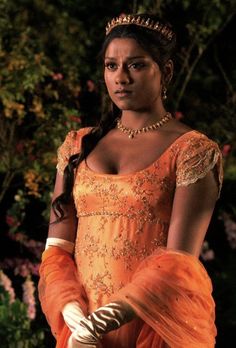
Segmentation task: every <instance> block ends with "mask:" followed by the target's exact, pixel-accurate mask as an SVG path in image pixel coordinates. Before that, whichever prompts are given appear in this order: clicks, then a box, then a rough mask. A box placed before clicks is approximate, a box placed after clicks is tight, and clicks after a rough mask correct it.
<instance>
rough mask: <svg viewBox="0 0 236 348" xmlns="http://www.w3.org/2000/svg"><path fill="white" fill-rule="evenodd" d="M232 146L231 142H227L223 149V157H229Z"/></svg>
mask: <svg viewBox="0 0 236 348" xmlns="http://www.w3.org/2000/svg"><path fill="white" fill-rule="evenodd" d="M231 149H232V146H231V145H230V144H225V145H224V146H223V148H222V150H221V152H222V155H223V157H227V156H228V155H229V154H230V152H231Z"/></svg>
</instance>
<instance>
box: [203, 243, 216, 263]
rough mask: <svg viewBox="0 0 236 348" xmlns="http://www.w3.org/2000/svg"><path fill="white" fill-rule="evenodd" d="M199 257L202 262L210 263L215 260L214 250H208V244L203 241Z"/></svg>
mask: <svg viewBox="0 0 236 348" xmlns="http://www.w3.org/2000/svg"><path fill="white" fill-rule="evenodd" d="M201 257H202V259H203V260H204V261H211V260H214V258H215V253H214V250H212V249H210V248H209V244H208V242H207V241H206V240H205V241H204V242H203V245H202V250H201Z"/></svg>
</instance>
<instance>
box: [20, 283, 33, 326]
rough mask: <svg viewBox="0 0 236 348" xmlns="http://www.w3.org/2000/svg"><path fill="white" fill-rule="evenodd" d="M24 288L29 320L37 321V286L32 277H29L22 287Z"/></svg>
mask: <svg viewBox="0 0 236 348" xmlns="http://www.w3.org/2000/svg"><path fill="white" fill-rule="evenodd" d="M22 288H23V302H24V303H25V304H26V305H27V307H28V308H27V314H28V318H29V319H31V320H32V319H35V316H36V307H35V297H34V292H35V286H34V283H33V282H32V280H31V278H30V277H27V279H26V280H25V282H24V283H23V285H22Z"/></svg>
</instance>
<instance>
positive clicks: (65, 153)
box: [56, 128, 91, 175]
mask: <svg viewBox="0 0 236 348" xmlns="http://www.w3.org/2000/svg"><path fill="white" fill-rule="evenodd" d="M90 129H91V128H81V129H80V130H78V131H70V132H69V133H68V134H67V136H66V138H65V140H64V142H63V143H62V145H61V146H60V147H59V148H58V150H57V167H56V168H57V171H58V173H59V174H60V175H63V173H64V169H65V167H66V166H67V164H68V161H69V158H70V157H71V156H72V155H75V154H76V153H79V152H80V148H81V140H82V138H83V136H84V135H85V134H87V133H88V132H89V131H90Z"/></svg>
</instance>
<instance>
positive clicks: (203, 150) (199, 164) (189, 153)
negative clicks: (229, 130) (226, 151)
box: [176, 133, 223, 194]
mask: <svg viewBox="0 0 236 348" xmlns="http://www.w3.org/2000/svg"><path fill="white" fill-rule="evenodd" d="M213 169H214V171H215V178H216V181H217V183H218V190H219V194H220V190H221V187H222V181H223V166H222V154H221V151H220V149H219V147H218V145H217V144H216V143H215V142H214V141H212V140H210V139H209V138H208V137H207V136H205V135H204V134H201V133H197V136H194V137H191V138H189V139H187V141H186V142H185V144H184V146H183V147H182V148H181V151H180V152H179V155H178V156H177V161H176V186H177V187H178V186H188V185H190V184H193V183H195V182H196V181H197V180H199V179H202V178H204V177H205V176H206V174H207V173H208V172H209V171H211V170H213Z"/></svg>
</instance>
